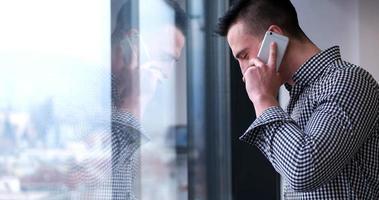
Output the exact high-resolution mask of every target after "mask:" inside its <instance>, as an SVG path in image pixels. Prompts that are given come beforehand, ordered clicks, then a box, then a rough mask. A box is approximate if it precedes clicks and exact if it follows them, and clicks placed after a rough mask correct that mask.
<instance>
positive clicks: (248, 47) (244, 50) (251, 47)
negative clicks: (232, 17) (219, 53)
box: [227, 21, 261, 74]
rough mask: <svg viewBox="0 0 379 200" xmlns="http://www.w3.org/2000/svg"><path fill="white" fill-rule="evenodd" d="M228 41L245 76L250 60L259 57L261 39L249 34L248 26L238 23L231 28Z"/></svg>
mask: <svg viewBox="0 0 379 200" xmlns="http://www.w3.org/2000/svg"><path fill="white" fill-rule="evenodd" d="M227 40H228V43H229V46H230V48H231V50H232V52H233V56H234V58H235V59H237V60H238V63H239V65H240V68H241V73H242V74H243V73H244V72H245V70H246V69H247V67H248V63H249V60H250V59H252V58H254V57H256V56H257V55H258V51H259V48H260V45H261V39H260V38H258V37H257V36H255V35H253V34H252V33H251V32H249V30H248V27H247V25H245V24H244V23H242V22H241V21H237V22H236V23H235V24H233V25H232V26H230V28H229V31H228V34H227Z"/></svg>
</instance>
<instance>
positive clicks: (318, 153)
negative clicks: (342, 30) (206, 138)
mask: <svg viewBox="0 0 379 200" xmlns="http://www.w3.org/2000/svg"><path fill="white" fill-rule="evenodd" d="M293 80H294V81H295V84H294V85H293V87H291V86H289V85H286V87H287V89H288V90H289V94H290V101H289V104H288V106H287V111H286V112H285V111H284V110H283V109H281V108H280V107H271V108H269V109H267V110H266V111H264V112H263V114H262V115H261V116H259V117H258V118H257V119H256V120H255V121H254V122H253V123H252V125H251V126H250V127H249V128H248V129H247V131H246V132H245V133H244V134H243V135H242V136H241V137H240V139H241V140H242V141H245V142H247V143H249V144H252V145H256V146H257V147H258V149H260V151H261V152H262V153H263V154H264V155H265V157H266V158H267V159H268V160H269V161H270V162H271V164H272V165H273V166H274V168H275V170H276V171H278V172H279V173H280V174H281V175H282V178H283V182H284V183H283V184H284V187H283V190H284V191H283V194H284V199H379V132H378V129H379V127H378V123H379V117H378V116H379V113H378V110H379V86H378V84H377V82H376V81H375V79H374V78H373V77H372V76H371V75H370V74H369V73H368V72H366V71H365V70H363V69H362V68H360V67H358V66H355V65H352V64H350V63H348V62H345V61H343V60H342V59H341V55H340V50H339V47H337V46H335V47H332V48H329V49H327V50H324V51H321V52H320V53H318V54H316V55H315V56H313V57H312V58H310V59H309V60H308V61H307V62H306V63H304V64H303V65H302V66H301V67H300V68H299V70H298V71H297V72H296V73H295V75H294V76H293Z"/></svg>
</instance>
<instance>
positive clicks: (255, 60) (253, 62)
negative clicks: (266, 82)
mask: <svg viewBox="0 0 379 200" xmlns="http://www.w3.org/2000/svg"><path fill="white" fill-rule="evenodd" d="M264 65H265V63H263V62H262V61H261V60H259V59H258V58H252V59H251V60H249V67H252V66H256V67H263V66H264Z"/></svg>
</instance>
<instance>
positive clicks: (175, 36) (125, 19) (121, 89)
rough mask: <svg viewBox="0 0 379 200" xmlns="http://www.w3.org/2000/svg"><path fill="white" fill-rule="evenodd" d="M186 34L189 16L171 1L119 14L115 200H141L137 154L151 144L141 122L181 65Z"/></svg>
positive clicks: (146, 0)
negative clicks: (145, 143) (159, 89)
mask: <svg viewBox="0 0 379 200" xmlns="http://www.w3.org/2000/svg"><path fill="white" fill-rule="evenodd" d="M144 6H147V7H144ZM146 9H156V10H154V11H152V12H150V11H149V10H146ZM135 10H139V12H140V13H139V15H138V16H136V13H135V12H134V11H135ZM157 10H159V12H158V11H157ZM137 18H138V20H137ZM145 24H147V25H145ZM185 28H186V15H185V13H184V11H183V10H182V9H181V8H180V6H179V5H178V3H177V2H175V1H173V0H143V1H134V0H129V1H127V2H126V3H125V4H124V5H123V6H122V7H121V9H120V11H119V13H118V16H117V21H116V25H115V29H114V31H113V33H112V105H113V109H112V197H113V199H128V200H129V199H139V198H138V196H139V190H140V187H139V183H138V181H139V180H138V171H139V152H138V151H137V150H138V148H139V147H140V144H141V142H143V141H144V140H146V138H147V136H145V135H144V134H143V133H142V130H141V126H140V123H139V120H140V119H141V118H142V117H143V114H144V111H145V108H146V106H147V105H148V103H149V102H150V101H151V100H153V97H154V93H155V91H156V87H157V84H158V83H159V82H160V81H162V79H165V78H166V77H167V76H168V74H169V71H170V70H171V69H172V67H173V66H174V64H175V62H176V61H177V60H178V59H179V57H180V54H181V51H182V49H183V47H184V42H185V38H184V34H185ZM142 32H143V33H142Z"/></svg>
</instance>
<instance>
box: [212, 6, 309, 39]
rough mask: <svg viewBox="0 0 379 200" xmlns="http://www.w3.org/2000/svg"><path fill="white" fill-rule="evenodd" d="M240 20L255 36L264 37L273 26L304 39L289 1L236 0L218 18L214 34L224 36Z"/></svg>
mask: <svg viewBox="0 0 379 200" xmlns="http://www.w3.org/2000/svg"><path fill="white" fill-rule="evenodd" d="M240 19H241V20H243V22H244V23H246V25H248V26H249V28H250V31H251V32H252V33H254V34H256V35H264V33H265V32H266V31H267V29H268V28H269V26H270V25H273V24H275V25H278V26H279V27H280V28H282V29H283V30H284V31H285V32H286V33H288V34H289V35H290V36H292V37H295V38H299V39H303V38H304V37H306V36H305V34H304V32H303V31H302V30H301V28H300V26H299V21H298V19H297V13H296V10H295V8H294V6H293V5H292V3H291V2H290V0H236V1H234V3H233V4H232V6H231V7H230V8H229V10H228V11H227V12H226V13H225V15H224V16H223V17H220V18H219V22H218V27H217V30H216V32H217V33H218V34H219V35H221V36H226V35H227V34H228V31H229V29H230V27H231V26H232V25H233V24H234V23H235V22H236V21H237V20H240Z"/></svg>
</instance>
